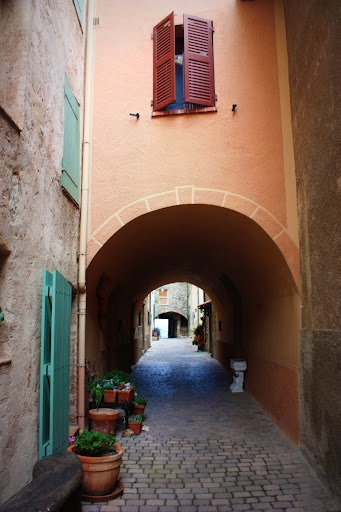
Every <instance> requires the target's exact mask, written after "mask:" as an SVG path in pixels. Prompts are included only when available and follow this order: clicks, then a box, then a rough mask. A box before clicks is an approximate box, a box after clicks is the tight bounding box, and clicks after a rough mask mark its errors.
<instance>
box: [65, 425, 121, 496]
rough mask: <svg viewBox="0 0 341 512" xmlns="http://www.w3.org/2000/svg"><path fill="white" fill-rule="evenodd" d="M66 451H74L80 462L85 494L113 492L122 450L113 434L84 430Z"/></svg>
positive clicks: (97, 494) (107, 493) (103, 494)
mask: <svg viewBox="0 0 341 512" xmlns="http://www.w3.org/2000/svg"><path fill="white" fill-rule="evenodd" d="M68 451H70V452H74V453H76V455H77V456H78V458H79V460H80V462H81V463H82V467H83V480H82V492H83V494H84V495H85V496H89V497H90V496H106V495H109V494H110V493H112V492H113V490H114V489H115V486H116V484H117V481H118V476H119V473H120V468H121V462H122V455H123V452H124V450H123V448H122V446H120V445H119V444H116V438H115V437H114V436H111V435H106V434H101V433H100V432H96V431H95V430H91V431H90V432H89V431H88V430H84V431H83V432H82V433H81V434H80V435H79V436H77V438H76V441H75V443H74V444H72V445H71V446H69V447H68Z"/></svg>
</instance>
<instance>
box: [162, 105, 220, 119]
mask: <svg viewBox="0 0 341 512" xmlns="http://www.w3.org/2000/svg"><path fill="white" fill-rule="evenodd" d="M205 112H218V109H217V107H203V108H191V109H187V108H186V109H182V110H160V111H159V112H152V117H164V116H174V115H179V114H204V113H205Z"/></svg>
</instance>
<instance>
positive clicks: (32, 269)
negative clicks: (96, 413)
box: [0, 0, 85, 503]
mask: <svg viewBox="0 0 341 512" xmlns="http://www.w3.org/2000/svg"><path fill="white" fill-rule="evenodd" d="M84 39H85V37H84V33H83V31H82V29H81V26H80V23H79V20H78V16H77V13H76V10H75V6H74V3H73V1H72V0H61V1H60V2H50V1H48V2H38V1H34V0H33V1H31V2H28V1H27V0H19V1H16V2H13V1H9V0H5V1H2V2H1V10H0V48H1V52H0V69H1V73H0V174H1V180H0V219H1V222H0V306H1V307H2V308H3V309H4V308H7V309H8V310H10V311H11V312H12V313H8V312H7V311H5V321H4V322H2V323H1V324H0V390H1V392H0V404H1V410H2V414H1V418H0V459H1V462H2V463H1V466H0V503H2V502H3V501H5V500H6V499H7V498H9V497H10V496H11V495H13V494H14V493H15V492H17V491H18V490H19V489H20V488H21V487H23V486H24V485H25V484H26V483H27V482H28V481H30V479H31V473H32V467H33V465H34V463H35V461H36V460H37V458H38V426H39V425H38V418H39V365H40V334H41V332H40V331H41V328H40V325H41V294H42V274H43V270H44V269H47V270H48V271H50V272H52V271H53V269H57V270H58V271H59V272H60V273H61V274H63V275H64V277H65V278H66V279H67V280H68V281H69V282H70V283H71V284H72V286H73V287H74V289H76V287H77V249H78V225H79V208H78V207H77V206H76V205H75V204H74V203H73V202H72V201H71V200H70V199H69V198H68V197H67V196H66V195H65V194H64V193H63V191H62V189H61V186H60V179H61V161H62V153H63V125H64V77H65V75H67V77H68V79H69V81H70V83H71V86H72V89H73V91H74V94H75V96H76V97H77V99H78V101H79V102H80V104H81V107H82V103H83V101H82V96H83V70H84V64H83V63H84V59H83V56H84ZM76 310H77V300H76V299H74V304H73V311H72V333H71V343H72V346H71V364H72V367H71V374H72V375H71V392H72V395H71V400H72V402H73V406H72V408H71V415H72V416H74V414H75V408H74V405H75V399H76V374H75V370H76V367H75V358H76V355H77V353H76V339H77V321H76V319H77V315H76Z"/></svg>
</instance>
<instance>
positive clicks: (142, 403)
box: [133, 395, 148, 414]
mask: <svg viewBox="0 0 341 512" xmlns="http://www.w3.org/2000/svg"><path fill="white" fill-rule="evenodd" d="M147 403H148V398H142V397H140V396H137V395H135V398H134V400H133V405H134V414H141V413H144V410H145V408H146V405H147Z"/></svg>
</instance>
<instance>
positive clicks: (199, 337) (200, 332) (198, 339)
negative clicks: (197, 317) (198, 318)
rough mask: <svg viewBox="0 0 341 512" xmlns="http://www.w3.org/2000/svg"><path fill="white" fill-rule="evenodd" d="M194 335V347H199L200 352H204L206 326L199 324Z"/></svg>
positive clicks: (194, 330)
mask: <svg viewBox="0 0 341 512" xmlns="http://www.w3.org/2000/svg"><path fill="white" fill-rule="evenodd" d="M193 334H194V340H193V345H197V346H198V350H204V348H205V339H204V326H203V324H198V325H197V326H196V327H195V328H194V329H193Z"/></svg>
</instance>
